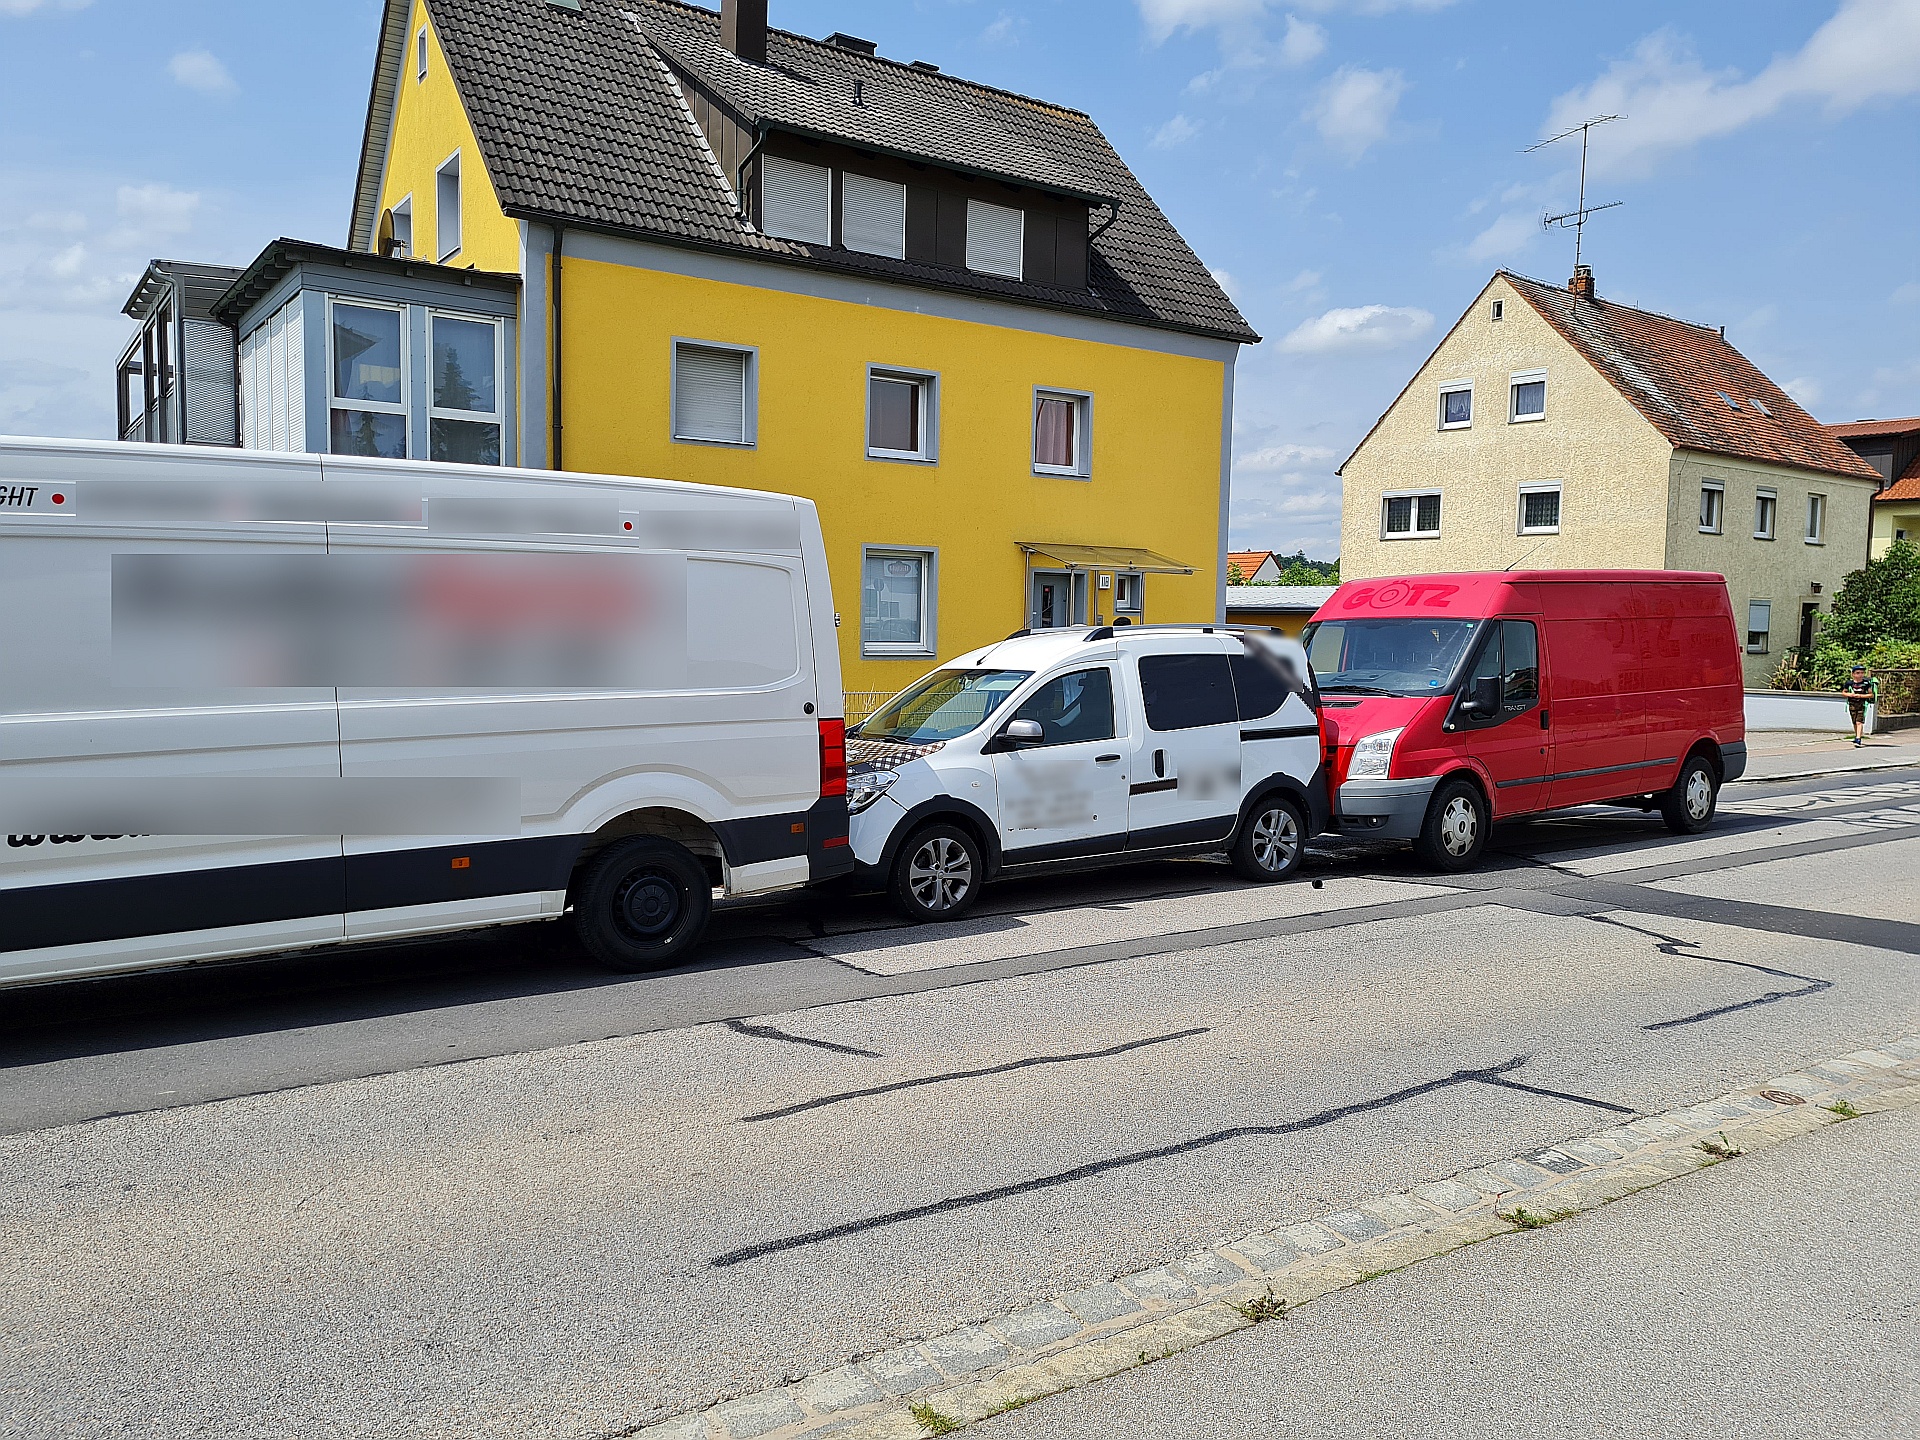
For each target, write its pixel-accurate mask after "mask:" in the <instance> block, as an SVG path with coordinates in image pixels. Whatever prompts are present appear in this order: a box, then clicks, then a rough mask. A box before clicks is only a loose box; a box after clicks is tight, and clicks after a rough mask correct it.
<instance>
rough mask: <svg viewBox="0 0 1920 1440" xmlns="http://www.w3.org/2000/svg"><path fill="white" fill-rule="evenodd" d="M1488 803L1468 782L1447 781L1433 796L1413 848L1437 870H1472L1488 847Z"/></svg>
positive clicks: (1470, 782) (1471, 783)
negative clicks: (1481, 853)
mask: <svg viewBox="0 0 1920 1440" xmlns="http://www.w3.org/2000/svg"><path fill="white" fill-rule="evenodd" d="M1489 818H1490V817H1489V816H1488V815H1487V802H1486V799H1485V797H1483V796H1482V795H1481V794H1480V790H1479V788H1478V787H1477V786H1475V785H1474V784H1473V782H1472V781H1470V780H1449V781H1447V782H1446V783H1445V784H1444V785H1442V786H1441V787H1440V788H1439V790H1438V791H1436V792H1435V793H1434V797H1433V802H1432V803H1431V804H1430V805H1428V806H1427V820H1426V823H1425V824H1424V825H1422V826H1421V827H1420V838H1419V839H1418V840H1416V841H1414V842H1413V848H1414V851H1415V853H1417V854H1418V855H1419V856H1420V858H1421V859H1422V860H1424V861H1426V862H1427V864H1429V865H1431V866H1432V867H1433V868H1434V869H1436V870H1446V871H1460V870H1471V869H1472V868H1473V867H1474V865H1476V864H1477V863H1478V862H1479V859H1480V852H1481V851H1482V850H1484V849H1486V847H1487V827H1488V824H1489Z"/></svg>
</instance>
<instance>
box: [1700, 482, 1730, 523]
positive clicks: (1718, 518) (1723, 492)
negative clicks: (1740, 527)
mask: <svg viewBox="0 0 1920 1440" xmlns="http://www.w3.org/2000/svg"><path fill="white" fill-rule="evenodd" d="M1709 492H1711V493H1713V494H1715V495H1718V496H1719V497H1720V500H1719V503H1718V504H1716V505H1715V506H1714V510H1713V524H1711V525H1708V524H1707V523H1706V515H1705V511H1706V508H1707V495H1708V493H1709ZM1700 509H1701V512H1702V514H1701V517H1700V533H1701V534H1702V535H1724V534H1726V533H1727V487H1726V485H1725V484H1724V483H1722V482H1721V481H1719V480H1702V481H1701V482H1700Z"/></svg>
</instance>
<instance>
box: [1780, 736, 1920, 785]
mask: <svg viewBox="0 0 1920 1440" xmlns="http://www.w3.org/2000/svg"><path fill="white" fill-rule="evenodd" d="M1901 765H1920V729H1913V730H1893V731H1890V732H1888V733H1887V734H1885V735H1869V736H1868V737H1867V743H1866V744H1865V745H1864V746H1862V747H1861V748H1860V749H1858V750H1856V749H1854V748H1853V737H1852V736H1851V735H1836V734H1834V733H1832V732H1831V731H1819V732H1811V731H1804V730H1750V731H1748V732H1747V773H1746V776H1745V778H1746V779H1748V780H1788V779H1797V778H1799V777H1800V776H1802V775H1830V774H1838V773H1840V772H1842V771H1846V770H1886V769H1891V768H1894V767H1897V766H1901Z"/></svg>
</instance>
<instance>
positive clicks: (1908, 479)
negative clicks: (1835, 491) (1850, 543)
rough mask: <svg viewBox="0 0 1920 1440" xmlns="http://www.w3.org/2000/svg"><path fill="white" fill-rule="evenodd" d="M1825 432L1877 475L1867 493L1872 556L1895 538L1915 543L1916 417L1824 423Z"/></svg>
mask: <svg viewBox="0 0 1920 1440" xmlns="http://www.w3.org/2000/svg"><path fill="white" fill-rule="evenodd" d="M1827 433H1828V434H1829V435H1831V436H1833V437H1834V439H1836V440H1838V441H1839V442H1840V443H1841V444H1843V445H1845V446H1846V447H1847V448H1848V449H1849V450H1851V451H1853V452H1854V453H1855V454H1856V455H1858V456H1859V457H1860V458H1861V459H1862V460H1864V461H1866V462H1867V464H1869V465H1871V466H1872V467H1873V468H1874V471H1875V472H1876V473H1877V474H1878V475H1879V476H1880V490H1879V493H1878V494H1876V495H1875V496H1874V497H1873V538H1872V541H1871V545H1872V556H1873V558H1874V559H1875V560H1878V559H1879V558H1880V557H1881V556H1882V555H1884V554H1886V553H1887V550H1888V548H1889V547H1890V546H1891V545H1892V544H1893V542H1894V541H1896V540H1905V541H1906V542H1907V543H1908V544H1910V545H1920V415H1909V416H1907V417H1905V418H1904V419H1899V420H1851V421H1848V422H1847V423H1846V424H1844V425H1829V426H1827Z"/></svg>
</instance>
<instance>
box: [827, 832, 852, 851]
mask: <svg viewBox="0 0 1920 1440" xmlns="http://www.w3.org/2000/svg"><path fill="white" fill-rule="evenodd" d="M852 843H853V837H852V836H851V835H829V836H828V837H827V838H826V839H824V840H822V841H821V842H820V848H821V849H822V850H844V849H846V848H847V846H849V845H851V844H852Z"/></svg>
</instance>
